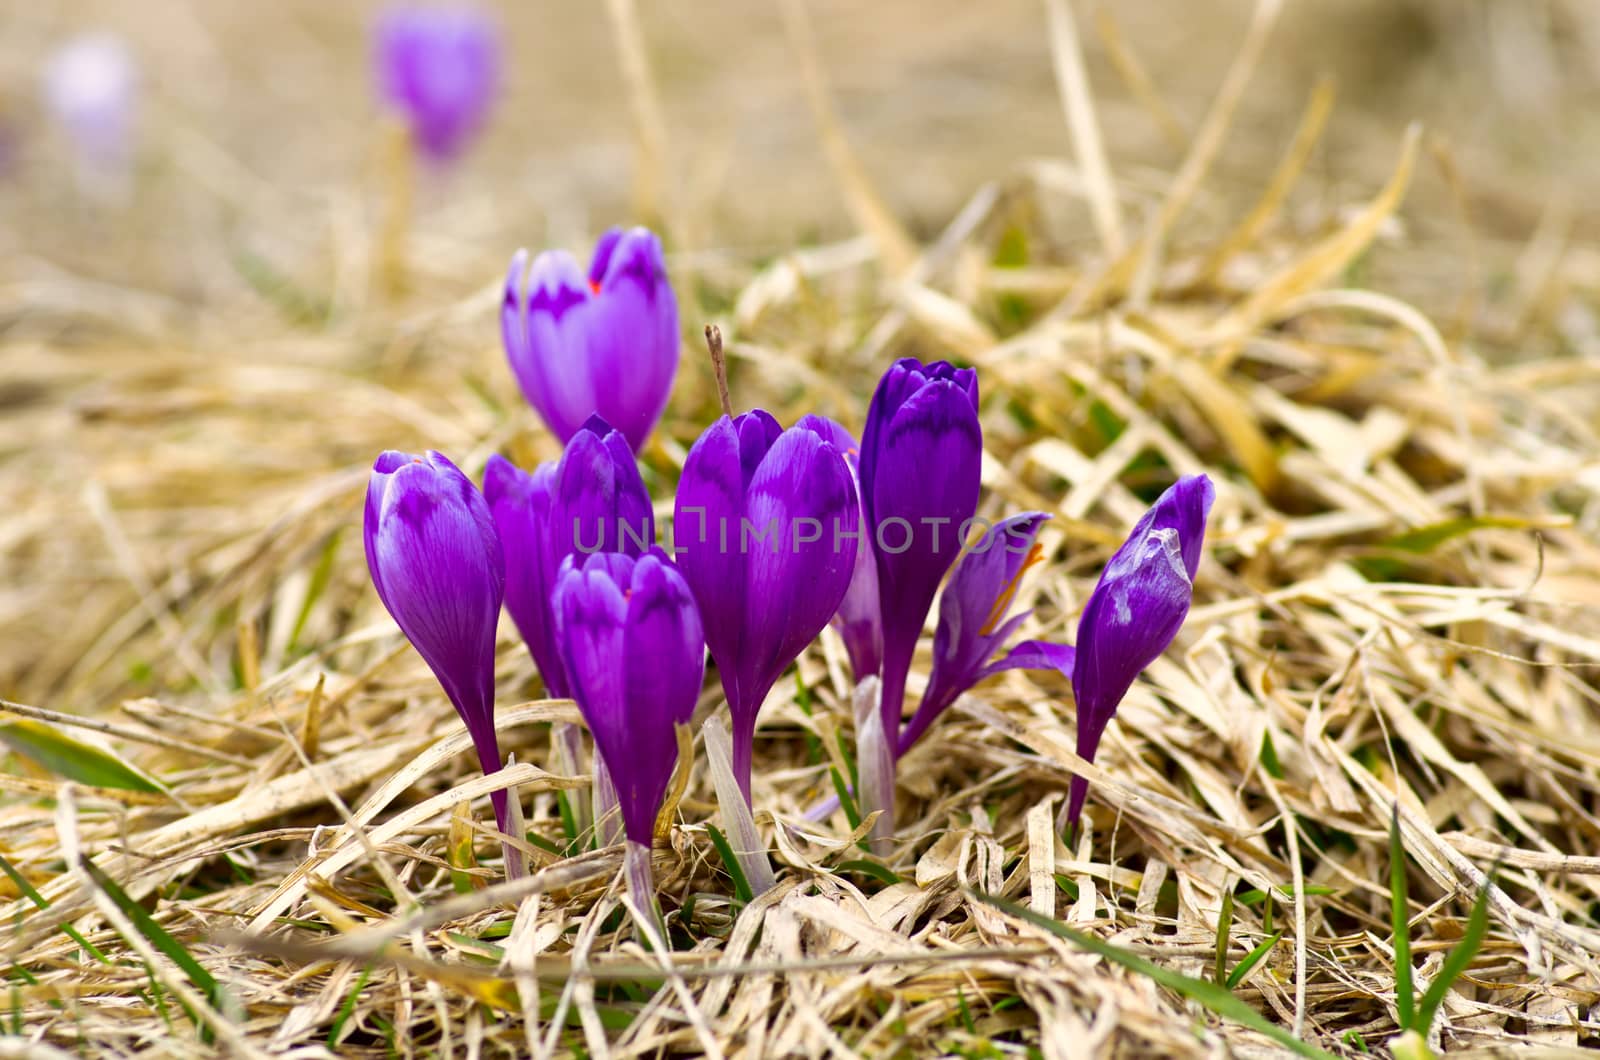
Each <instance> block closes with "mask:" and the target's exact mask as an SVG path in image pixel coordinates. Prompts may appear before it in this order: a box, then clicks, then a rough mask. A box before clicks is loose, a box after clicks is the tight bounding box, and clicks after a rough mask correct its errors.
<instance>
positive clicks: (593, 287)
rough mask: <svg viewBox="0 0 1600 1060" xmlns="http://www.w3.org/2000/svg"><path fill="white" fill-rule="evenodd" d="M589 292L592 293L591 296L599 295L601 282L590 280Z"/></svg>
mask: <svg viewBox="0 0 1600 1060" xmlns="http://www.w3.org/2000/svg"><path fill="white" fill-rule="evenodd" d="M589 291H590V293H591V294H599V293H600V281H599V280H590V281H589Z"/></svg>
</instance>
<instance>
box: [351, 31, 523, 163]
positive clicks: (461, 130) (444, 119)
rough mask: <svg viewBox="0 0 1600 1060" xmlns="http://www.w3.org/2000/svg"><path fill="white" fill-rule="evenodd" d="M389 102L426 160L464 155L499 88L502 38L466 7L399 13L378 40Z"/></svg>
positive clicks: (382, 88)
mask: <svg viewBox="0 0 1600 1060" xmlns="http://www.w3.org/2000/svg"><path fill="white" fill-rule="evenodd" d="M374 43H375V48H374V58H373V61H374V64H375V66H376V68H377V69H376V73H377V79H378V91H379V93H380V94H381V96H382V98H383V101H384V102H385V103H386V104H387V105H389V106H390V107H392V108H394V109H395V110H396V111H398V112H399V113H400V115H401V116H402V117H403V118H404V119H405V121H406V124H407V125H408V126H409V128H410V130H411V136H412V140H413V142H414V143H415V144H416V146H417V148H418V149H419V150H420V151H421V152H422V153H423V155H425V156H426V157H427V158H429V159H431V160H432V161H435V162H445V161H449V160H450V159H452V158H455V157H456V156H457V155H459V154H460V153H461V152H462V150H463V149H464V148H465V147H466V145H467V141H468V140H469V139H470V138H471V136H472V134H473V133H474V132H476V131H477V130H478V128H479V126H481V125H482V124H483V120H484V117H485V115H486V114H487V113H488V110H489V105H490V104H491V103H492V102H493V101H494V96H495V92H496V90H497V88H498V87H499V77H500V43H499V31H498V29H497V27H496V26H495V24H494V22H493V20H492V19H491V18H490V17H489V16H488V15H487V14H486V13H484V12H482V11H478V10H476V9H473V8H468V7H414V6H399V7H392V8H390V9H388V10H387V11H385V12H384V13H383V15H382V16H381V17H380V19H379V21H378V25H377V29H376V31H375V33H374Z"/></svg>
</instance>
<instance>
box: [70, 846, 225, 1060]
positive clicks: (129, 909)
mask: <svg viewBox="0 0 1600 1060" xmlns="http://www.w3.org/2000/svg"><path fill="white" fill-rule="evenodd" d="M81 864H82V865H83V869H84V871H85V872H87V873H88V874H89V877H90V878H91V879H93V880H94V882H95V886H97V887H99V888H100V889H101V890H102V891H104V892H106V894H107V895H109V896H110V898H111V900H112V901H113V902H115V903H116V904H117V908H118V909H121V910H122V913H123V915H124V916H126V917H127V918H128V919H129V920H131V921H133V926H134V927H136V928H138V929H139V934H141V935H143V936H144V937H145V938H146V939H148V940H149V942H150V944H151V945H152V946H154V947H155V948H156V949H157V950H159V951H161V953H162V954H164V955H165V956H166V957H167V959H168V960H170V961H171V962H172V963H173V964H175V965H177V966H178V968H179V969H180V970H181V971H182V972H183V974H184V975H185V976H186V977H187V978H188V980H189V982H190V983H192V984H194V987H195V989H196V990H199V991H200V993H201V994H203V995H204V996H205V999H206V1001H207V1002H208V1003H209V1004H210V1005H211V1007H212V1008H214V1009H217V1010H218V1011H225V1009H226V1007H227V1006H228V1000H229V999H228V997H227V995H226V994H225V993H224V992H223V989H222V984H221V983H218V982H217V980H216V979H215V978H214V977H213V976H212V974H211V973H210V972H208V971H206V969H205V965H203V964H201V963H200V962H199V961H197V960H195V958H194V954H192V953H190V952H189V951H188V950H187V949H185V948H184V946H183V943H181V942H179V941H178V940H177V939H175V938H173V937H172V936H171V935H169V934H167V931H166V929H165V928H163V927H162V926H161V925H160V924H158V923H156V922H155V918H154V917H152V916H151V915H150V914H149V913H147V912H145V910H144V906H142V905H140V904H139V903H138V902H135V901H134V900H133V899H132V898H130V897H128V892H126V891H124V890H123V889H122V887H121V885H120V884H118V883H117V881H116V880H113V879H112V878H111V877H110V876H107V875H106V873H105V870H103V869H102V868H100V866H98V865H96V864H95V863H94V862H93V861H90V860H89V859H88V858H84V859H83V860H82V861H81ZM190 1015H191V1016H195V1017H196V1019H195V1021H196V1023H200V1027H201V1032H202V1034H203V1035H204V1036H206V1037H207V1038H209V1036H210V1028H208V1027H206V1026H205V1025H204V1023H201V1021H200V1019H199V1017H198V1015H197V1014H195V1013H190Z"/></svg>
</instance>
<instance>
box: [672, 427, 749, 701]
mask: <svg viewBox="0 0 1600 1060" xmlns="http://www.w3.org/2000/svg"><path fill="white" fill-rule="evenodd" d="M740 419H744V417H740ZM739 436H740V431H739V427H738V426H737V425H736V424H735V422H734V421H733V420H731V419H729V418H728V417H727V416H723V417H721V418H720V419H718V420H717V421H716V422H715V423H713V424H712V425H711V426H710V427H708V428H706V430H705V431H704V433H702V434H701V435H700V437H699V438H698V439H696V441H695V443H694V445H693V446H691V447H690V449H689V455H688V456H687V457H686V458H685V459H684V462H683V475H682V477H681V478H680V479H679V480H678V497H677V502H676V504H675V507H674V510H673V517H672V526H673V535H674V541H673V544H674V546H675V549H676V552H677V556H678V566H679V569H680V570H681V571H682V572H683V576H684V579H685V580H686V581H687V582H688V583H689V586H690V587H691V588H692V589H693V590H694V594H695V600H696V602H697V603H698V604H699V609H700V618H701V621H702V622H703V623H704V624H705V635H706V644H707V646H708V647H709V648H710V649H711V657H712V658H713V659H716V660H717V666H718V669H719V671H720V673H721V677H722V685H723V690H724V691H725V692H726V693H727V695H728V699H729V701H730V702H732V701H733V700H735V699H738V700H739V701H740V702H741V703H742V702H743V701H744V699H745V695H744V692H743V690H742V688H741V687H740V683H739V682H740V674H741V671H740V670H739V669H738V668H737V667H734V666H732V665H731V663H732V660H734V659H738V658H740V657H741V646H742V645H743V643H744V628H745V627H744V611H745V605H744V599H745V593H746V586H747V582H748V578H747V576H746V574H745V564H746V562H747V560H748V558H749V557H748V556H747V554H746V552H745V550H743V549H741V548H740V547H739V533H740V529H741V527H740V522H739V520H740V518H741V517H742V515H743V514H744V487H745V477H744V472H743V468H742V466H741V459H740V457H741V446H740V437H739ZM724 660H727V661H728V662H729V664H730V665H729V666H726V667H724V665H723V661H724Z"/></svg>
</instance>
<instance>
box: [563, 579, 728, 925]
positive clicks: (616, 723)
mask: <svg viewBox="0 0 1600 1060" xmlns="http://www.w3.org/2000/svg"><path fill="white" fill-rule="evenodd" d="M555 615H556V628H557V631H558V637H559V643H560V645H561V655H562V658H563V659H564V660H565V663H566V667H567V676H568V678H569V679H570V680H571V682H572V696H573V698H574V699H576V700H577V701H578V708H579V709H580V710H581V711H582V712H583V718H584V721H585V722H587V723H588V725H589V729H590V731H591V732H593V733H594V742H595V746H596V747H597V748H598V749H599V752H600V757H601V758H603V759H604V760H605V763H606V766H607V768H608V770H609V771H610V773H611V776H612V779H613V781H614V782H615V784H616V787H617V797H618V801H619V802H620V803H621V805H622V823H623V829H624V831H625V833H626V834H627V838H628V843H629V851H630V857H629V861H630V862H632V864H631V865H630V872H629V880H630V887H643V888H645V889H647V890H648V889H649V888H648V870H649V849H650V843H651V836H652V832H653V829H654V826H655V819H656V815H657V814H658V813H659V812H660V810H661V801H662V799H663V798H665V796H666V792H667V784H668V782H669V781H670V780H671V779H672V770H673V767H674V766H675V765H676V764H677V761H678V744H677V738H676V737H677V733H676V729H677V726H679V725H682V724H686V723H687V722H688V721H689V719H690V718H691V717H692V716H693V714H694V706H695V701H696V700H697V699H698V698H699V696H700V685H701V683H702V682H703V681H704V679H705V635H704V633H703V632H702V630H701V626H700V616H699V613H698V612H697V611H696V610H695V605H694V598H693V597H692V596H691V595H690V593H689V587H688V585H686V584H684V580H683V576H682V575H681V574H679V573H678V570H677V568H676V567H674V566H673V565H672V562H671V561H670V560H668V559H667V557H666V555H665V554H664V553H662V551H661V550H660V549H659V548H652V549H650V550H649V551H648V552H646V553H645V554H644V555H643V556H640V557H638V558H637V559H635V558H634V557H633V556H625V555H621V554H619V553H614V552H601V553H596V554H594V555H591V556H583V555H572V556H568V557H567V558H566V559H565V560H563V561H562V564H561V572H560V574H559V575H558V576H557V579H556V596H555ZM641 852H642V855H643V857H642V859H641V858H640V854H641ZM641 860H642V864H641V863H640V862H641ZM640 874H642V875H643V879H642V880H640V878H639V876H640ZM633 897H634V899H635V901H636V902H637V904H638V905H639V906H640V907H641V908H649V907H650V904H651V895H650V894H648V893H646V894H637V893H636V894H634V896H633Z"/></svg>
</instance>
